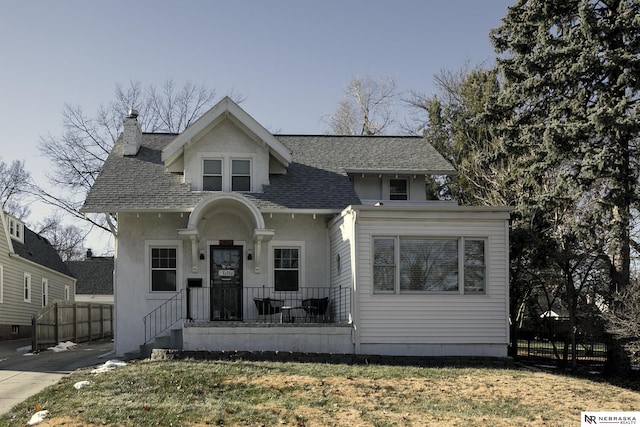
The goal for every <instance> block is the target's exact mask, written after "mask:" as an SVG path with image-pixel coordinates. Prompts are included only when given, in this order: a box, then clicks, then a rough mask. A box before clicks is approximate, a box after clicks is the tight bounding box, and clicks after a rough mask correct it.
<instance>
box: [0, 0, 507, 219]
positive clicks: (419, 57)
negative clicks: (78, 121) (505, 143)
mask: <svg viewBox="0 0 640 427" xmlns="http://www.w3.org/2000/svg"><path fill="white" fill-rule="evenodd" d="M514 1H515V0H486V1H478V0H447V1H441V0H440V1H435V0H395V1H391V0H388V1H381V0H367V1H364V0H322V1H320V0H316V1H303V0H298V1H293V0H272V1H266V0H262V1H259V0H234V1H213V0H212V1H204V0H200V1H195V0H183V1H167V0H156V1H150V0H140V1H136V0H128V1H120V0H115V1H85V0H73V1H71V0H60V1H44V0H29V1H13V2H4V3H3V4H2V6H0V40H1V41H0V58H2V62H1V63H2V65H1V66H0V117H1V118H2V120H1V123H2V131H3V132H2V139H1V140H0V148H1V150H0V159H1V160H2V161H4V162H7V163H8V162H10V161H12V160H14V159H20V160H25V161H26V168H27V170H29V171H31V173H32V175H33V176H34V178H35V179H36V180H37V181H38V182H41V181H44V180H45V178H44V172H45V171H46V170H47V169H48V168H49V166H48V165H47V163H46V161H45V159H43V158H42V157H41V156H40V155H39V152H38V149H37V146H38V142H39V140H40V137H41V136H44V135H46V134H48V133H51V134H54V135H59V134H61V133H62V125H61V111H62V108H63V106H64V104H65V103H69V104H72V105H79V106H81V107H82V109H83V110H84V112H85V113H86V114H88V115H91V116H93V115H94V113H95V111H96V110H97V108H98V106H99V105H100V104H107V103H108V102H109V101H110V100H111V99H113V93H114V87H115V84H116V83H121V84H125V85H126V84H127V82H128V81H129V80H131V79H137V80H140V81H142V82H143V83H145V84H148V83H153V84H156V85H160V84H162V83H163V82H164V81H165V80H167V79H169V78H173V79H174V80H175V82H176V83H178V84H179V85H181V84H182V83H183V82H184V81H186V80H191V81H193V82H195V83H204V84H205V85H206V86H207V87H209V88H213V89H216V91H217V92H218V94H220V95H225V94H227V93H228V92H230V91H235V92H237V93H240V94H242V95H244V96H245V97H246V101H245V102H244V103H243V104H242V107H243V108H244V109H245V110H246V111H247V112H248V113H249V114H251V115H252V116H253V117H254V118H255V119H256V120H258V121H259V122H260V123H261V124H263V125H264V126H265V127H267V128H268V129H270V130H273V131H278V132H281V133H307V134H309V133H311V134H313V133H324V132H325V131H326V130H327V126H326V124H325V123H324V122H323V120H322V118H323V117H325V116H326V115H328V114H331V113H332V112H333V111H334V109H335V107H336V105H337V103H338V102H339V101H340V99H341V98H342V96H343V90H344V87H345V86H346V85H347V83H348V81H349V80H350V79H351V78H352V77H353V76H366V75H370V76H372V77H374V78H377V77H380V76H391V77H393V78H394V79H395V81H396V83H397V86H398V89H399V90H400V91H410V90H413V91H418V92H422V93H425V94H433V93H434V87H433V76H434V75H435V74H437V73H438V72H439V71H440V70H442V69H451V70H457V69H459V68H460V67H461V66H462V65H463V64H464V63H465V61H468V62H469V64H470V65H472V66H473V65H477V64H480V63H491V62H493V59H494V57H495V55H494V53H493V49H492V47H491V44H490V42H489V38H488V33H489V31H490V30H491V29H492V28H495V27H497V26H498V25H499V24H500V19H501V18H502V17H503V16H504V15H505V14H506V8H507V7H508V6H509V5H511V4H513V3H514ZM123 114H124V112H123ZM41 183H43V182H41ZM38 214H39V212H34V213H33V216H34V217H37V216H38Z"/></svg>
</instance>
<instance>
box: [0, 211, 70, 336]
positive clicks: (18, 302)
mask: <svg viewBox="0 0 640 427" xmlns="http://www.w3.org/2000/svg"><path fill="white" fill-rule="evenodd" d="M0 221H1V224H2V230H0V339H11V338H24V337H28V336H30V335H31V317H32V316H33V315H34V314H35V313H37V312H38V311H39V310H40V309H41V308H42V307H44V306H46V305H47V304H49V303H53V302H55V301H64V300H66V301H73V299H74V293H75V279H74V278H73V275H72V274H71V272H70V271H69V269H68V268H67V266H66V265H65V264H64V262H62V259H61V258H60V256H59V255H58V253H57V252H56V250H55V249H54V248H53V246H51V245H50V244H49V242H48V241H47V239H45V238H44V237H42V236H39V235H38V234H36V233H34V232H33V231H31V230H29V229H28V228H27V227H26V226H25V225H24V223H22V222H21V221H20V220H18V219H17V218H14V217H13V216H11V215H8V214H5V213H3V212H0Z"/></svg>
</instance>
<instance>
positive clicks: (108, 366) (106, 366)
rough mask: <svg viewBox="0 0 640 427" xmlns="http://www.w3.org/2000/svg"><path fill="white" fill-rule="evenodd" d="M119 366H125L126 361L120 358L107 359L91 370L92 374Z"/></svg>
mask: <svg viewBox="0 0 640 427" xmlns="http://www.w3.org/2000/svg"><path fill="white" fill-rule="evenodd" d="M121 366H127V362H123V361H122V360H115V359H114V360H107V361H106V362H104V363H103V364H102V365H99V366H98V367H96V368H95V369H94V370H92V371H91V373H92V374H102V373H104V372H109V371H111V370H112V369H116V368H119V367H121Z"/></svg>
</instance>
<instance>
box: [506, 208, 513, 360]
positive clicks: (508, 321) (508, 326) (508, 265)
mask: <svg viewBox="0 0 640 427" xmlns="http://www.w3.org/2000/svg"><path fill="white" fill-rule="evenodd" d="M510 222H511V221H510V220H507V221H505V222H504V231H505V233H504V234H505V238H504V240H505V242H504V245H505V246H504V247H505V248H506V250H505V258H506V265H505V271H506V272H507V274H506V276H507V277H506V278H505V288H506V290H505V295H506V298H505V305H506V307H505V310H506V313H507V319H506V325H505V328H506V332H507V333H506V337H507V353H508V352H509V343H510V342H511V322H512V320H511V318H510V313H509V306H510V304H509V301H511V296H510V295H509V291H510V286H509V285H510V283H509V281H510V280H511V279H510V277H509V271H511V259H510V258H509V253H510V251H509V248H510V246H509V233H510V231H511V230H510V229H511V226H510V225H509V223H510ZM513 320H515V319H513Z"/></svg>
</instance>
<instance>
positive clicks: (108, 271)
mask: <svg viewBox="0 0 640 427" xmlns="http://www.w3.org/2000/svg"><path fill="white" fill-rule="evenodd" d="M67 266H68V267H69V270H71V272H72V273H73V275H74V277H75V278H76V279H77V280H78V281H77V282H76V294H80V295H113V257H94V258H87V259H86V260H84V261H67Z"/></svg>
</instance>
